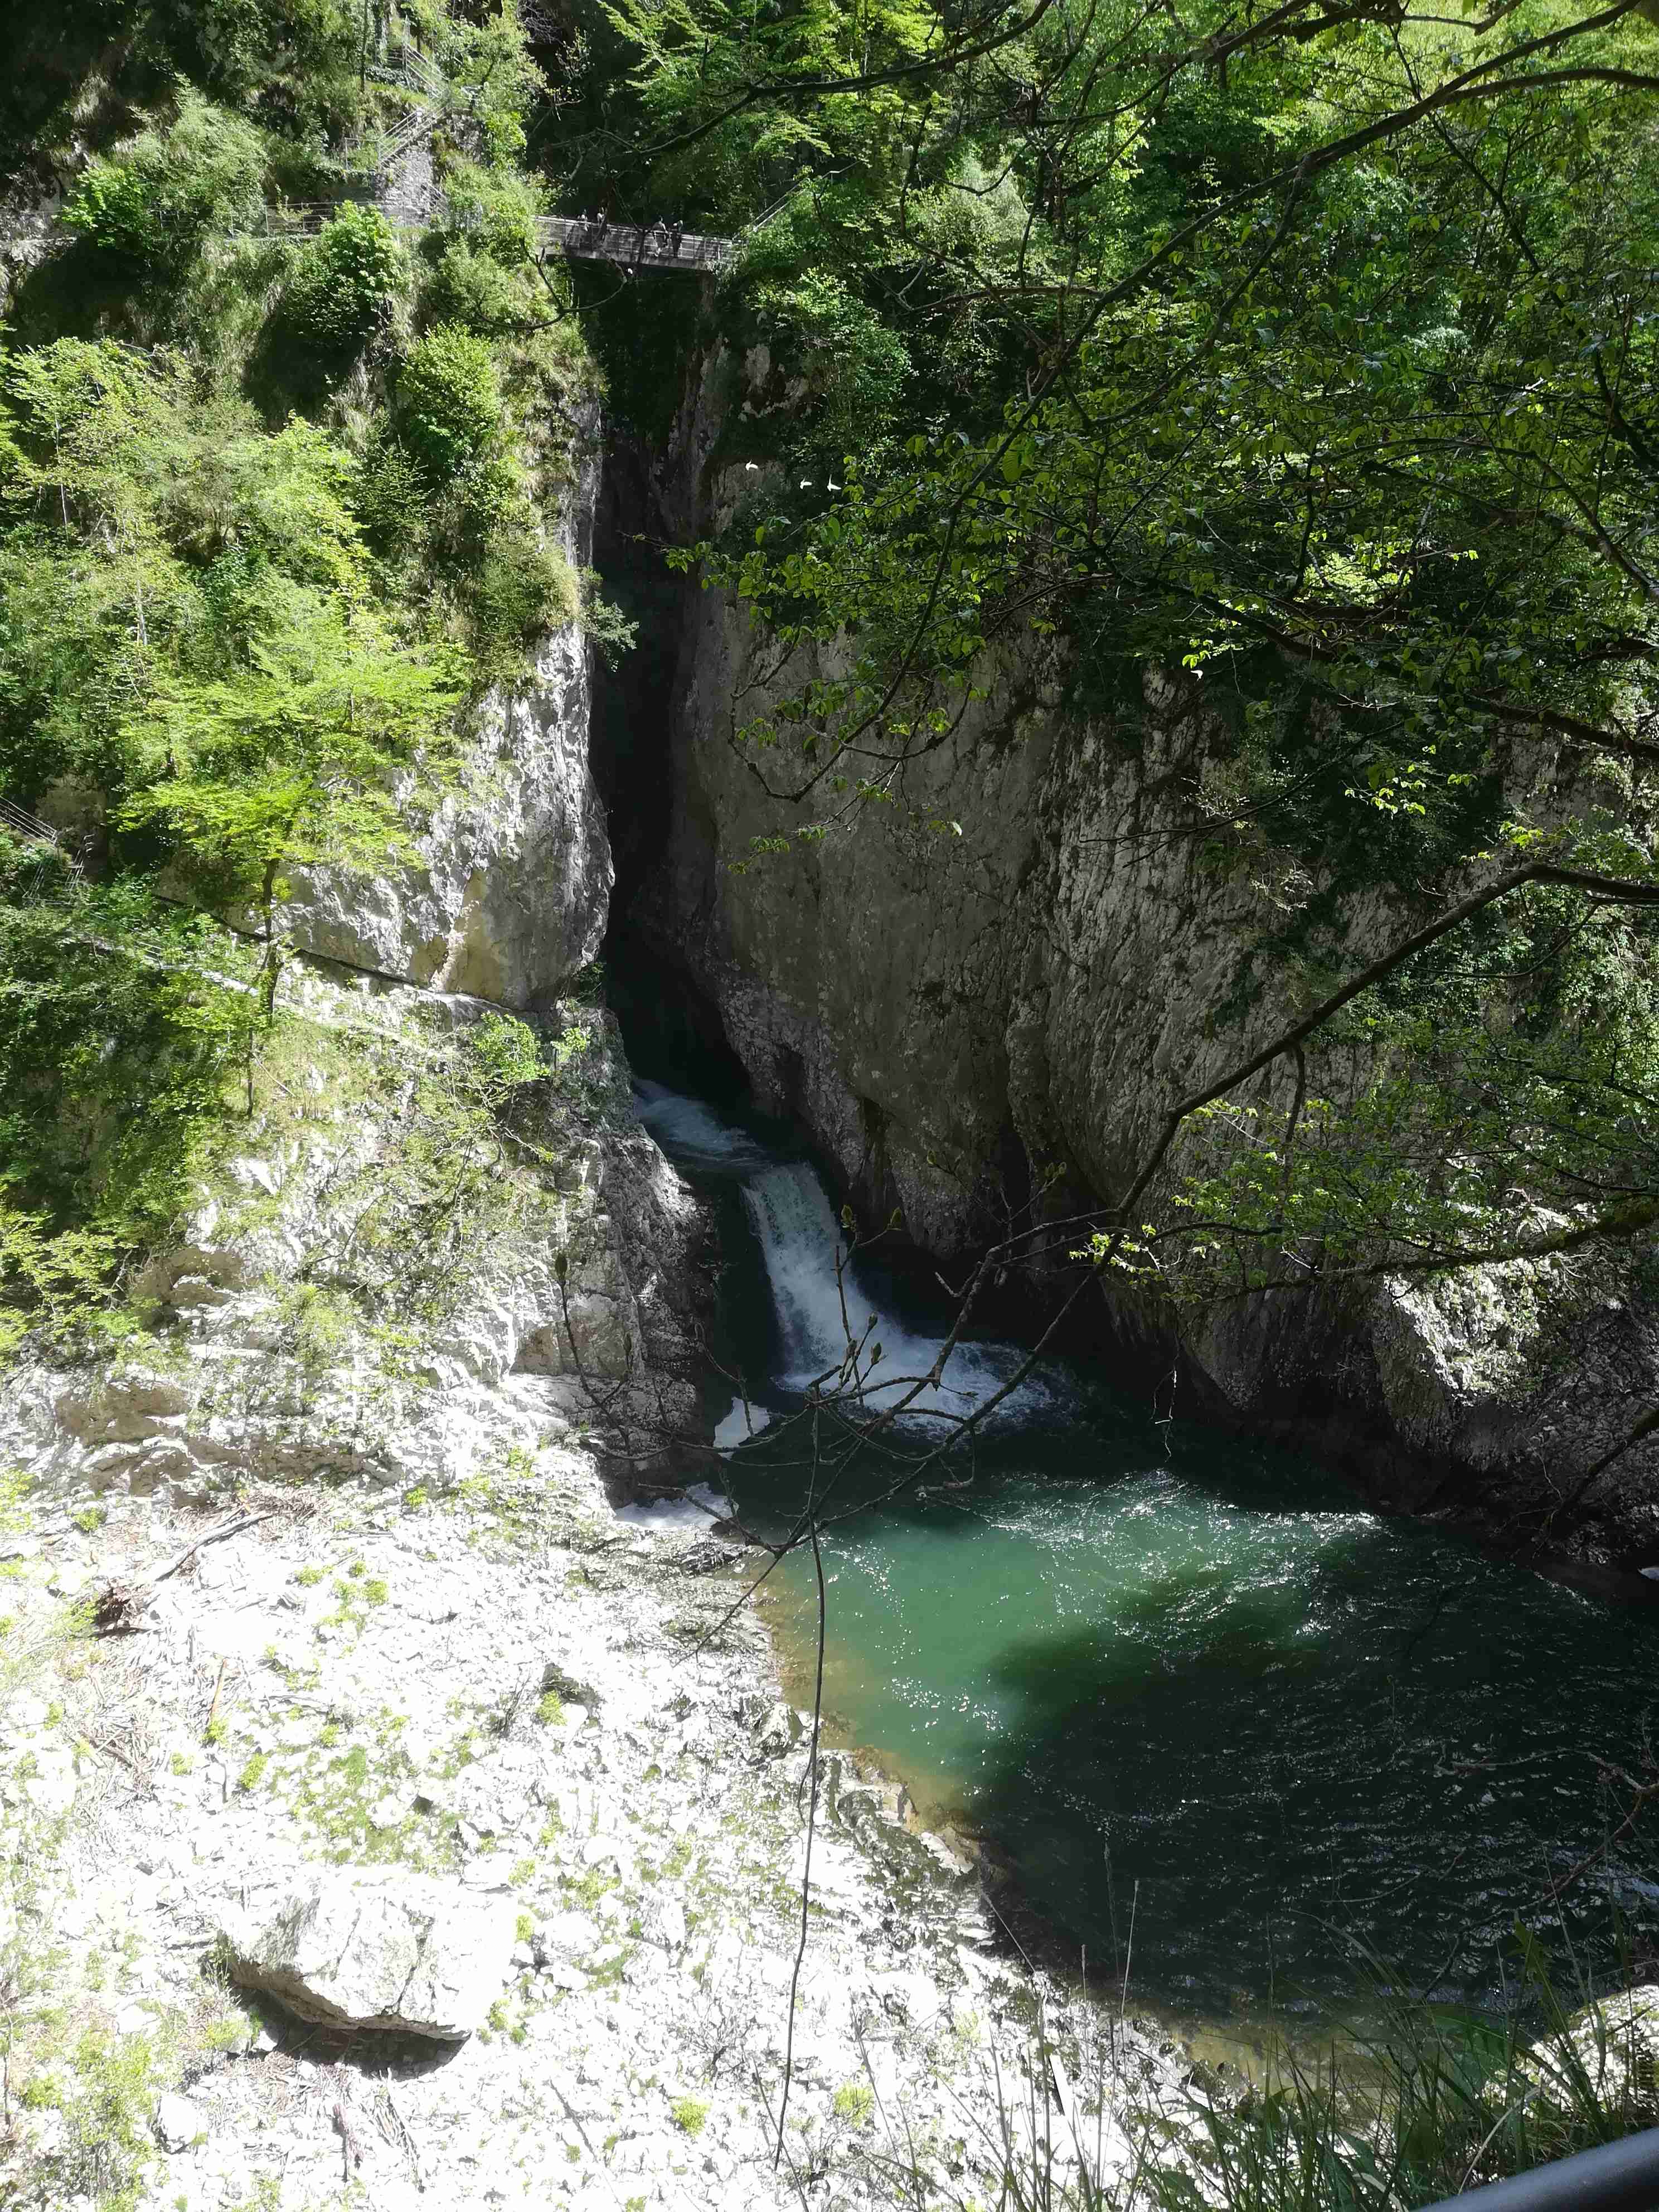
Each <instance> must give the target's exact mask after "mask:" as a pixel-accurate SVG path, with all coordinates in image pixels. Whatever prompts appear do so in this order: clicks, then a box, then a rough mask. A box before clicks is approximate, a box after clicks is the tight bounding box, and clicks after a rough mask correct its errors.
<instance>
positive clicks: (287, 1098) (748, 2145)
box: [0, 970, 1183, 2212]
mask: <svg viewBox="0 0 1659 2212" xmlns="http://www.w3.org/2000/svg"><path fill="white" fill-rule="evenodd" d="M284 989H285V992H286V993H288V994H289V1023H288V1024H287V1026H286V1028H285V1029H284V1030H283V1031H282V1032H280V1033H279V1044H278V1046H277V1047H276V1048H273V1049H272V1050H271V1051H270V1053H268V1054H267V1055H266V1056H265V1059H264V1061H263V1062H262V1070H263V1073H262V1074H261V1082H262V1084H263V1085H264V1089H263V1090H262V1091H261V1094H260V1097H259V1098H258V1101H257V1102H256V1109H255V1111H254V1112H253V1113H252V1115H250V1116H249V1117H248V1120H247V1121H246V1124H245V1125H244V1126H243V1127H242V1128H241V1130H240V1133H238V1136H237V1139H236V1145H237V1146H238V1147H240V1149H235V1150H234V1156H233V1157H230V1158H227V1159H226V1160H224V1161H222V1162H221V1163H220V1164H219V1166H218V1168H217V1169H216V1170H215V1172H214V1175H213V1176H210V1178H209V1181H208V1182H206V1183H204V1188H203V1189H202V1191H201V1193H200V1194H199V1202H198V1203H197V1206H196V1210H195V1213H194V1217H193V1218H192V1219H191V1223H190V1225H189V1228H188V1232H187V1235H186V1237H185V1241H184V1242H183V1243H181V1245H180V1246H179V1249H178V1250H177V1251H175V1252H172V1253H170V1254H166V1255H160V1256H159V1257H158V1258H156V1259H155V1261H152V1262H151V1263H150V1265H149V1267H146V1268H145V1269H143V1271H142V1272H141V1273H139V1274H138V1275H137V1278H136V1279H135V1284H134V1287H133V1300H134V1303H133V1306H132V1310H131V1314H130V1315H129V1316H128V1317H127V1319H126V1321H125V1322H123V1324H122V1327H123V1328H125V1330H126V1331H127V1333H126V1334H125V1335H122V1334H118V1335H117V1338H116V1340H115V1341H114V1342H113V1343H112V1345H110V1346H108V1347H107V1348H106V1349H105V1350H103V1351H102V1352H98V1351H96V1349H95V1348H94V1350H93V1351H91V1352H88V1351H87V1350H86V1349H85V1348H84V1347H83V1348H82V1354H81V1356H80V1357H79V1358H78V1359H76V1360H69V1359H66V1358H64V1357H62V1356H61V1355H59V1354H58V1353H56V1352H53V1353H52V1354H51V1357H50V1358H49V1359H48V1358H46V1355H45V1354H41V1355H40V1356H38V1357H37V1358H35V1359H34V1361H33V1363H30V1362H27V1361H26V1362H25V1363H24V1364H23V1365H22V1366H21V1369H18V1370H14V1372H13V1374H12V1375H11V1376H9V1395H8V1398H7V1401H6V1403H5V1404H4V1405H3V1407H0V1695H3V1699H4V1705H3V1715H0V1855H3V1859H4V1863H5V1884H4V1888H3V1891H0V1999H3V2002H0V2051H3V2055H4V2061H5V2068H4V2079H3V2085H0V2087H3V2111H0V2203H3V2204H5V2205H7V2206H13V2205H15V2206H20V2207H21V2206H28V2207H36V2208H41V2209H42V2212H44V2209H45V2208H48V2207H50V2208H52V2212H66V2208H70V2207H76V2208H87V2212H94V2208H104V2207H124V2208H130V2212H137V2208H138V2207H152V2208H155V2212H162V2209H163V2208H176V2209H178V2212H234V2208H262V2209H263V2212H325V2208H333V2207H340V2208H344V2207H347V2206H352V2207H357V2206H365V2207H366V2206H373V2207H374V2208H375V2212H400V2208H404V2207H408V2206H413V2205H414V2204H416V2203H417V2202H419V2203H423V2204H432V2205H438V2206H443V2207H449V2206H456V2207H471V2206H475V2205H476V2206H489V2205H497V2204H501V2205H507V2204H530V2205H554V2204H560V2205H563V2204H582V2205H588V2204H592V2205H595V2206H599V2205H605V2206H611V2207H614V2208H616V2212H624V2208H626V2209H627V2212H642V2208H645V2207H654V2206H658V2205H663V2206H678V2207H698V2208H701V2207H709V2208H713V2207H720V2208H721V2209H722V2212H726V2208H732V2212H741V2208H743V2207H745V2206H750V2205H755V2206H760V2205H772V2204H779V2205H781V2204H785V2203H790V2204H797V2205H799V2204H800V2203H803V2202H805V2203H810V2204H812V2205H814V2206H817V2205H820V2204H822V2205H840V2204H847V2205H851V2204H854V2203H882V2204H884V2203H899V2202H904V2203H912V2204H929V2203H937V2204H939V2205H940V2206H944V2205H952V2206H965V2205H967V2204H969V2203H972V2202H974V2201H975V2199H981V2200H986V2201H993V2202H994V2201H995V2199H996V2197H997V2196H998V2194H999V2189H998V2180H999V2178H1000V2169H1001V2166H1002V2161H1003V2158H1004V2155H1005V2152H1006V2143H1005V2142H1004V2141H1003V2139H1002V2138H1003V2135H1004V2130H1005V2121H1004V2119H1003V2118H1002V2117H1000V2115H1001V2114H1002V2113H1004V2112H1006V2113H1008V2114H1010V2115H1012V2117H1011V2118H1009V2120H1008V2121H1007V2123H1006V2124H1007V2125H1009V2126H1012V2128H1013V2130H1014V2131H1015V2133H1016V2135H1022V2134H1023V2136H1024V2138H1025V2139H1026V2143H1027V2151H1028V2153H1029V2151H1030V2138H1031V2137H1032V2136H1033V2135H1034V2134H1035V2136H1036V2139H1037V2141H1038V2142H1040V2143H1042V2144H1047V2145H1051V2146H1052V2152H1053V2155H1054V2157H1056V2158H1058V2159H1059V2160H1061V2161H1062V2162H1065V2161H1067V2160H1073V2159H1074V2157H1075V2155H1076V2148H1077V2145H1078V2144H1079V2143H1082V2144H1084V2145H1085V2146H1086V2149H1087V2155H1088V2156H1089V2158H1090V2160H1091V2161H1092V2162H1093V2164H1094V2165H1095V2166H1097V2167H1099V2166H1110V2165H1112V2164H1113V2163H1114V2162H1121V2161H1122V2160H1124V2159H1125V2158H1127V2156H1128V2155H1129V2151H1128V2148H1127V2138H1126V2136H1125V2133H1124V2126H1125V2124H1126V2121H1127V2116H1128V2114H1129V2112H1131V2110H1132V2109H1133V2112H1137V2113H1139V2114H1140V2115H1141V2116H1142V2118H1143V2119H1144V2118H1145V2115H1146V2112H1148V2110H1149V2107H1150V2106H1156V2105H1157V2104H1158V2103H1159V2102H1160V2101H1161V2100H1164V2099H1165V2098H1166V2097H1167V2098H1175V2097H1177V2096H1178V2086H1177V2085H1178V2083H1179V2081H1180V2080H1181V2078H1182V2070H1183V2069H1182V2067H1181V2065H1180V2063H1179V2061H1178V2059H1176V2058H1175V2057H1168V2056H1166V2057H1160V2056H1159V2055H1158V2052H1157V2051H1155V2050H1154V2048H1153V2047H1152V2045H1151V2044H1149V2043H1148V2042H1146V2040H1144V2039H1141V2038H1140V2037H1139V2036H1138V2035H1137V2034H1136V2033H1135V2032H1134V2030H1133V2027H1130V2028H1128V2029H1127V2030H1125V2029H1123V2028H1122V2027H1121V2026H1119V2025H1117V2024H1115V2023H1111V2022H1109V2021H1107V2020H1106V2019H1105V2018H1104V2016H1098V2017H1097V2016H1096V2015H1091V2014H1090V2013H1088V2012H1086V2011H1085V2009H1084V2008H1080V2007H1079V2006H1077V2005H1075V2004H1074V2003H1073V2002H1071V2001H1070V2000H1069V1999H1068V1998H1066V1996H1064V1995H1062V1993H1061V1992H1060V1991H1059V1990H1055V1989H1054V1988H1053V1987H1050V1986H1048V1984H1045V1982H1044V1981H1043V1979H1042V1978H1041V1977H1040V1976H1038V1975H1036V1974H1034V1973H1033V1972H1030V1971H1029V1970H1027V1969H1026V1968H1025V1967H1024V1965H1023V1964H1022V1963H1021V1962H1020V1960H1018V1954H1016V1953H1014V1952H1013V1951H1012V1948H1011V1947H1010V1946H1009V1945H1008V1944H1007V1942H1006V1941H1005V1940H1002V1939H1000V1935H999V1930H998V1927H997V1924H996V1922H995V1917H994V1913H993V1912H992V1911H991V1910H990V1909H989V1907H988V1906H987V1903H986V1902H985V1900H984V1898H983V1896H982V1893H981V1883H980V1880H979V1876H978V1874H977V1872H976V1871H975V1869H974V1868H973V1867H972V1866H971V1865H970V1864H969V1863H968V1861H967V1860H966V1859H965V1858H961V1857H957V1856H956V1855H955V1854H954V1853H953V1851H952V1850H951V1849H950V1848H948V1847H947V1846H945V1845H944V1844H940V1843H939V1842H938V1841H937V1840H936V1839H933V1838H927V1837H925V1836H919V1835H915V1834H912V1833H910V1832H908V1830H907V1828H906V1826H904V1824H903V1820H902V1818H901V1817H900V1816H901V1814H902V1802H901V1796H900V1793H899V1791H898V1790H896V1788H895V1787H893V1786H892V1785H890V1784H885V1783H884V1782H882V1781H880V1780H879V1779H878V1778H874V1777H866V1776H865V1775H863V1774H861V1773H860V1770H859V1768H858V1767H857V1765H855V1763H854V1761H853V1759H851V1758H849V1757H848V1755H847V1754H846V1753H827V1754H825V1756H824V1757H823V1760H822V1763H821V1766H820V1782H821V1788H820V1794H819V1813H820V1820H819V1826H818V1831H817V1839H816V1844H815V1848H814V1856H813V1861H812V1882H811V1902H810V1905H809V1908H808V1911H807V1914H806V1934H807V1942H806V1949H805V1961H804V1965H803V1967H802V1971H801V1976H800V1983H799V1997H798V2002H797V2004H796V2008H795V2012H794V2017H793V2081H792V2087H791V2091H790V2095H789V2100H788V2109H787V2124H786V2125H785V2127H784V2129H783V2148H782V2153H781V2157H780V2156H779V2155H778V2153H777V2142H778V2125H777V2121H778V2112H779V2106H780V2101H781V2093H782V2085H783V2079H784V2065H785V2057H786V2051H787V2049H788V2047H789V2045H790V2024H791V2023H790V2011H789V1988H790V1981H791V1976H792V1973H793V1968H794V1961H795V1952H796V1947H797V1943H798V1942H799V1934H800V1928H801V1911H800V1903H799V1881H800V1875H801V1871H802V1862H803V1854H804V1850H805V1838H806V1807H807V1802H808V1790H807V1759H808V1747H807V1741H806V1735H805V1727H804V1723H803V1722H802V1719H801V1717H800V1716H799V1714H797V1713H794V1712H792V1711H791V1710H790V1708H789V1707H788V1706H787V1705H785V1704H783V1703H782V1702H781V1700H780V1698H779V1694H778V1689H777V1686H776V1680H775V1673H774V1668H773V1664H772V1660H771V1656H770V1652H769V1645H768V1641H767V1638H766V1635H765V1632H764V1630H763V1626H762V1625H761V1621H760V1619H759V1618H758V1617H757V1615H756V1614H754V1613H752V1612H751V1611H750V1609H749V1607H748V1606H747V1604H746V1602H745V1601H744V1581H743V1579H742V1562H743V1558H744V1555H743V1554H742V1553H740V1552H739V1551H738V1548H737V1547H735V1546H733V1545H731V1544H729V1543H727V1542H726V1541H723V1540H722V1539H721V1538H720V1536H719V1535H718V1534H714V1533H713V1532H711V1529H710V1526H709V1522H708V1518H707V1516H703V1515H701V1514H699V1513H698V1512H696V1511H695V1510H692V1509H691V1508H690V1507H689V1506H685V1505H681V1506H679V1507H674V1506H670V1507H668V1508H666V1509H663V1508H660V1507H659V1508H641V1507H638V1506H634V1505H629V1504H625V1503H624V1504H621V1505H620V1506H618V1505H617V1504H615V1503H613V1498H627V1497H628V1496H629V1495H630V1494H631V1493H632V1492H634V1491H635V1489H636V1488H637V1477H638V1473H639V1468H640V1465H641V1448H642V1449H644V1451H645V1453H646V1455H647V1457H648V1456H649V1455H650V1452H651V1449H652V1444H651V1438H650V1437H649V1435H648V1434H647V1429H648V1427H649V1425H651V1424H652V1423H661V1422H662V1421H663V1420H664V1419H671V1420H672V1421H675V1422H678V1423H681V1424H684V1421H685V1420H686V1419H688V1418H689V1411H690V1401H691V1397H692V1394H691V1393H690V1389H689V1387H688V1385H687V1383H686V1381H685V1379H684V1378H685V1376H686V1373H687V1372H688V1367H687V1359H686V1343H685V1340H684V1331H685V1327H686V1323H685V1319H684V1316H685V1312H686V1310H687V1309H686V1305H685V1299H684V1282H685V1278H686V1275H687V1271H688V1268H689V1267H690V1269H691V1271H692V1272H693V1273H695V1263H694V1261H692V1260H691V1259H690V1257H689V1255H691V1254H692V1253H693V1251H694V1248H695V1243H696V1218H695V1216H696V1206H695V1203H694V1201H693V1200H691V1199H690V1194H688V1193H686V1192H685V1190H684V1187H683V1186H681V1185H680V1184H679V1183H678V1179H677V1178H676V1177H675V1176H674V1175H673V1173H672V1171H671V1169H669V1167H668V1166H667V1164H666V1163H665V1161H664V1160H663V1158H662V1157H661V1155H660V1153H659V1152H657V1150H656V1147H655V1146H654V1145H653V1143H652V1142H651V1139H649V1138H648V1137H647V1135H646V1134H645V1133H644V1132H643V1131H642V1130H641V1128H640V1127H639V1125H638V1123H637V1121H635V1119H634V1117H633V1114H632V1109H631V1107H630V1105H629V1097H628V1090H627V1082H626V1071H625V1069H624V1068H623V1066H622V1064H621V1062H620V1060H619V1057H618V1056H617V1053H616V1051H615V1047H614V1038H613V1035H612V1033H611V1030H609V1028H608V1027H607V1026H606V1024H605V1022H604V1020H603V1018H601V1017H598V1016H593V1015H584V1014H583V1013H581V1012H580V1009H574V1008H567V1009H562V1010H561V1011H560V1012H559V1013H558V1014H557V1015H556V1018H554V1021H553V1023H552V1025H551V1029H550V1032H549V1035H550V1036H552V1037H554V1038H556V1039H558V1040H562V1042H560V1043H559V1046H558V1052H556V1054H555V1057H556V1058H557V1057H558V1054H559V1053H562V1054H564V1059H563V1061H562V1066H563V1071H564V1072H563V1073H562V1075H561V1076H560V1077H559V1078H558V1079H556V1080H553V1079H549V1080H547V1081H544V1082H542V1083H539V1084H534V1085H530V1086H528V1088H527V1089H526V1091H523V1092H522V1093H520V1094H515V1097H516V1098H517V1099H518V1101H519V1103H517V1104H515V1105H514V1107H513V1110H512V1112H511V1113H510V1114H508V1115H507V1119H506V1120H505V1121H500V1122H499V1123H498V1122H497V1121H495V1120H492V1119H491V1118H490V1117H489V1115H485V1116H484V1117H483V1118H482V1119H480V1117H479V1115H478V1113H477V1110H476V1107H475V1105H469V1104H468V1099H469V1097H470V1096H471V1094H470V1093H468V1092H467V1091H466V1088H465V1083H466V1081H467V1080H471V1079H470V1078H467V1077H466V1076H465V1070H466V1066H468V1065H469V1063H467V1062H466V1061H465V1059H464V1057H459V1058H458V1056H457V1054H458V1053H459V1054H463V1055H464V1054H465V1052H466V1051H471V1050H472V1049H473V1048H472V1047H471V1045H470V1044H468V1043H467V1042H466V1037H467V1031H466V1029H465V1022H464V1021H463V1025H462V1027H461V1028H460V1029H459V1030H458V1029H457V1028H456V1026H455V1024H456V1022H457V1020H458V1019H459V1018H462V1017H466V1016H470V1015H471V1014H473V1013H476V1012H477V1009H460V1010H459V1012H458V1010H457V1008H456V1007H455V1006H454V1005H453V1002H442V1001H435V1000H433V999H432V998H431V995H430V994H415V993H410V992H407V991H404V992H398V991H396V990H393V991H389V992H388V991H386V990H385V989H384V988H382V987H379V986H374V987H368V986H367V985H365V984H363V983H362V982H361V981H356V982H354V981H350V980H349V979H341V978H340V977H339V975H337V974H336V975H334V978H333V980H330V977H329V975H326V974H320V973H314V972H305V971H300V970H295V971H294V973H293V975H292V976H291V979H290V981H289V982H288V983H287V984H285V986H284ZM584 1024H586V1027H585V1028H584V1026H583V1025H584ZM579 1033H580V1036H581V1037H582V1038H583V1040H584V1041H583V1042H580V1043H579V1044H578V1043H574V1042H572V1039H573V1038H574V1037H576V1036H578V1034H579ZM280 1039H285V1040H286V1042H280ZM423 1071H425V1072H424V1073H423ZM514 1129H516V1130H517V1134H516V1135H514V1134H513V1133H512V1132H513V1130H514ZM498 1130H499V1131H504V1132H506V1134H500V1133H498ZM435 1191H436V1193H437V1196H436V1197H435V1196H434V1192H435ZM445 1194H448V1195H447V1196H446V1195H445ZM440 1201H441V1202H440ZM677 1301H678V1303H677ZM605 1407H612V1408H619V1409H620V1412H615V1411H613V1413H611V1414H610V1415H607V1414H606V1413H605V1411H604V1409H605ZM623 1415H625V1417H626V1418H625V1419H623V1418H622V1417H623ZM641 1424H644V1425H645V1426H644V1427H641ZM630 1439H632V1441H630ZM601 1446H603V1447H604V1454H603V1456H602V1454H601V1449H600V1447H601ZM653 1471H655V1472H660V1466H659V1463H658V1462H653ZM752 1557H753V1555H750V1558H751V1559H752ZM1108 2046H1109V2047H1108ZM999 2082H1000V2094H999V2086H998V2085H999ZM1041 2155H1042V2157H1044V2158H1045V2159H1046V2158H1047V2157H1048V2155H1049V2152H1048V2150H1046V2149H1045V2150H1043V2151H1042V2153H1041Z"/></svg>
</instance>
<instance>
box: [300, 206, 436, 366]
mask: <svg viewBox="0 0 1659 2212" xmlns="http://www.w3.org/2000/svg"><path fill="white" fill-rule="evenodd" d="M409 293H410V266H409V257H408V255H407V254H406V253H405V252H404V249H403V247H402V246H400V245H399V244H398V234H397V233H396V232H395V231H394V230H393V229H392V225H391V224H390V223H389V222H387V221H386V217H385V216H383V215H382V214H381V213H380V210H379V209H378V208H371V207H357V206H355V205H350V204H348V205H347V206H344V207H343V208H342V209H341V210H339V212H338V214H337V215H335V216H332V217H331V219H330V221H329V222H328V223H327V224H326V225H325V228H324V229H323V231H322V233H321V234H320V236H319V237H318V238H317V239H316V240H314V241H313V244H312V245H310V246H308V247H307V249H306V252H305V253H304V256H303V257H302V258H301V262H300V265H299V267H298V268H297V269H296V270H295V273H294V275H293V276H291V277H290V278H289V283H288V285H287V288H286V289H285V290H284V292H283V305H282V319H283V324H284V325H285V326H286V328H287V329H288V330H289V331H290V332H291V334H292V335H293V336H294V337H295V338H297V339H298V340H299V342H300V343H301V345H303V346H304V347H306V348H307V350H308V351H310V352H312V353H313V354H316V355H317V356H319V357H321V358H324V359H334V360H338V359H343V358H344V357H345V356H348V355H350V354H355V353H359V352H361V351H362V349H363V348H364V347H365V346H367V345H368V344H369V343H372V342H373V341H374V339H375V338H377V337H381V336H383V335H384V333H385V332H386V331H388V330H389V329H390V328H391V327H392V324H393V323H394V322H395V321H396V320H397V318H398V311H399V309H400V308H401V307H404V306H405V305H406V304H407V301H408V299H409Z"/></svg>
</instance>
